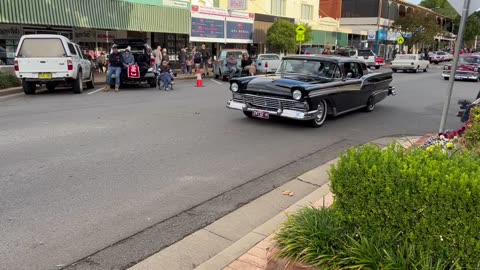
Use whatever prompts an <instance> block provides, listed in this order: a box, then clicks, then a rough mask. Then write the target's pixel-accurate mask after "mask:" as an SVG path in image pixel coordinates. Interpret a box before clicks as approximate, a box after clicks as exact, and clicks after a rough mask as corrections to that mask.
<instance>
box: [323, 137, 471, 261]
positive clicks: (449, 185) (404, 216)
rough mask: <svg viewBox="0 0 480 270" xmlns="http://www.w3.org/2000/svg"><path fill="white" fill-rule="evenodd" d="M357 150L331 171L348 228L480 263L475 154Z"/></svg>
mask: <svg viewBox="0 0 480 270" xmlns="http://www.w3.org/2000/svg"><path fill="white" fill-rule="evenodd" d="M443 150H444V149H441V148H431V149H430V150H429V151H425V150H424V149H420V148H416V149H410V150H405V149H404V148H403V147H401V146H399V145H390V146H389V147H388V148H387V149H386V150H384V151H382V150H381V149H380V148H378V147H376V146H372V145H367V146H362V147H360V148H357V149H350V150H348V151H347V153H346V154H344V155H342V156H341V158H340V160H339V162H338V163H337V165H336V166H334V167H333V168H332V170H331V171H330V178H331V188H332V192H333V193H334V194H335V196H336V198H335V204H334V206H335V209H336V210H337V211H338V217H339V218H340V222H341V223H342V224H343V226H346V227H348V228H351V229H352V228H354V229H357V230H359V231H360V232H361V233H362V234H363V235H366V236H373V235H375V236H381V237H382V239H385V240H386V241H392V242H395V241H397V240H398V239H400V240H402V241H403V240H404V241H408V242H410V243H415V244H416V245H417V246H418V247H420V248H422V249H424V250H427V251H432V252H434V254H435V255H436V256H438V257H439V258H443V259H445V260H447V261H458V263H459V265H462V266H465V267H468V268H476V267H477V266H478V263H479V262H480V166H479V161H480V159H479V157H478V155H477V154H476V153H473V152H463V153H462V154H451V153H449V152H446V151H443Z"/></svg>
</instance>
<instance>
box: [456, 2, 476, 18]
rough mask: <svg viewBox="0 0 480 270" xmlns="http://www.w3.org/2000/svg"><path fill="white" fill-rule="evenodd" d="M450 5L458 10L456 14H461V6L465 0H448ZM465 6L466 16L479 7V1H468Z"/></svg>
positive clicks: (463, 5)
mask: <svg viewBox="0 0 480 270" xmlns="http://www.w3.org/2000/svg"><path fill="white" fill-rule="evenodd" d="M448 2H449V3H450V5H452V7H453V8H454V9H455V10H456V11H457V12H458V14H460V15H462V11H463V8H464V7H465V2H466V1H465V0H448ZM469 2H470V3H468V4H469V5H468V7H467V16H470V15H472V14H473V13H475V11H478V10H479V9H480V1H469Z"/></svg>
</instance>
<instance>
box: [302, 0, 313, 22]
mask: <svg viewBox="0 0 480 270" xmlns="http://www.w3.org/2000/svg"><path fill="white" fill-rule="evenodd" d="M312 18H313V6H312V5H306V4H302V19H305V20H311V19H312Z"/></svg>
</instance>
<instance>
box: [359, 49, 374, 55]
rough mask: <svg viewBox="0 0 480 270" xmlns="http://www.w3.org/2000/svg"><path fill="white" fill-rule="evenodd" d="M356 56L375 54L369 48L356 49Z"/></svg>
mask: <svg viewBox="0 0 480 270" xmlns="http://www.w3.org/2000/svg"><path fill="white" fill-rule="evenodd" d="M358 56H375V54H374V53H373V52H372V51H371V50H358Z"/></svg>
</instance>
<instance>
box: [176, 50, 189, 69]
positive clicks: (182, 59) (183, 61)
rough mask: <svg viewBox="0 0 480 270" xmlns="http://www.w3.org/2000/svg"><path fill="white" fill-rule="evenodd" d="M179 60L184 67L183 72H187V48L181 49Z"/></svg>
mask: <svg viewBox="0 0 480 270" xmlns="http://www.w3.org/2000/svg"><path fill="white" fill-rule="evenodd" d="M178 61H179V62H180V66H181V68H182V74H186V73H187V49H186V48H182V50H181V51H180V55H179V56H178Z"/></svg>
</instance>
